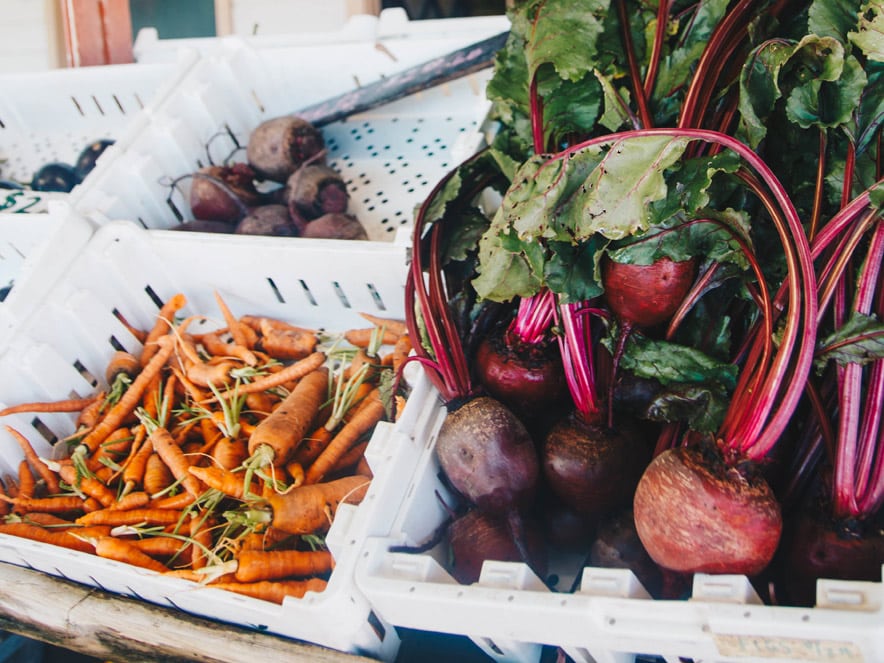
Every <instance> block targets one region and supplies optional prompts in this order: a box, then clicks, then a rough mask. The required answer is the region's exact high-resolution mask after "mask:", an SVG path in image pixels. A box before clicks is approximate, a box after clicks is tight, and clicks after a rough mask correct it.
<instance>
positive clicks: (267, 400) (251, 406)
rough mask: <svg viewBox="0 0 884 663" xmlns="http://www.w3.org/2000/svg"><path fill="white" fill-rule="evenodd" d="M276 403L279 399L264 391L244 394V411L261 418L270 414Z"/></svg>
mask: <svg viewBox="0 0 884 663" xmlns="http://www.w3.org/2000/svg"><path fill="white" fill-rule="evenodd" d="M277 403H279V398H277V397H276V396H274V395H273V394H271V393H268V392H266V391H255V392H252V393H249V394H246V410H247V411H249V412H251V413H253V414H257V415H259V416H261V417H266V416H267V415H268V414H270V413H271V412H272V411H273V408H274V407H275V406H276V404H277Z"/></svg>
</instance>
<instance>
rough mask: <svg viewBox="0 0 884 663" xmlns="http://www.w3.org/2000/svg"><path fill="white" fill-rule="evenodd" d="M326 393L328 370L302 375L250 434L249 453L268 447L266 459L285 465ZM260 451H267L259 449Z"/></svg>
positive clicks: (321, 369) (308, 426)
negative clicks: (289, 391)
mask: <svg viewBox="0 0 884 663" xmlns="http://www.w3.org/2000/svg"><path fill="white" fill-rule="evenodd" d="M327 392H328V370H327V369H326V368H325V367H322V368H318V369H316V370H314V371H313V372H311V373H309V374H307V375H305V376H304V377H303V378H302V379H301V380H300V382H298V384H297V385H296V386H295V388H294V389H293V390H292V391H291V393H289V395H288V396H286V398H285V399H284V400H283V401H282V403H280V405H279V406H278V407H277V408H276V409H275V410H273V412H271V413H270V415H268V416H267V417H266V418H265V419H262V420H261V422H260V423H259V424H258V425H257V426H256V427H255V430H254V431H253V432H252V434H251V435H250V436H249V455H250V456H255V455H256V454H257V453H259V451H260V450H261V449H262V447H263V448H264V449H269V458H268V460H269V461H272V462H274V463H276V464H278V465H284V464H285V462H286V461H287V460H288V459H289V458H290V457H291V455H292V452H293V451H294V450H295V447H296V446H297V444H298V443H299V442H300V441H301V439H302V438H303V437H304V435H306V433H307V431H308V430H309V429H310V425H311V424H312V423H313V420H314V418H315V417H316V413H317V412H318V411H319V408H320V406H321V405H322V403H323V401H324V400H325V399H326V394H327ZM260 452H261V453H267V452H265V451H260Z"/></svg>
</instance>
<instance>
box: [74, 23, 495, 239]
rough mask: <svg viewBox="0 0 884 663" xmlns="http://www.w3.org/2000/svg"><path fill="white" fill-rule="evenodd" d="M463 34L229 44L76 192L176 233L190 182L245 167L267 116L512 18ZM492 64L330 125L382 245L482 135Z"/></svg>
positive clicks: (109, 216)
mask: <svg viewBox="0 0 884 663" xmlns="http://www.w3.org/2000/svg"><path fill="white" fill-rule="evenodd" d="M483 25H484V26H485V28H484V29H483V30H482V31H476V30H472V31H466V32H464V33H463V34H459V35H458V34H452V33H448V32H446V33H443V34H442V35H441V36H434V35H433V34H432V33H425V32H423V31H420V32H417V33H416V35H415V36H413V37H412V36H409V35H408V34H407V33H405V34H402V35H398V36H395V37H391V38H389V39H384V40H383V41H378V42H376V41H375V40H374V39H371V40H358V41H345V42H335V43H325V44H306V45H303V46H297V45H293V46H289V47H284V48H254V47H251V46H250V45H248V44H247V43H245V42H244V41H243V40H238V39H225V40H223V42H222V46H223V48H222V50H223V53H219V52H213V53H210V54H205V55H204V56H203V57H202V58H201V59H200V61H199V62H198V63H197V64H196V65H195V66H194V67H193V69H192V70H191V71H189V72H188V75H187V76H186V77H185V78H184V80H182V82H181V84H180V85H179V87H178V89H177V90H176V91H175V92H174V93H173V94H170V95H168V96H167V97H166V98H164V99H163V100H162V102H161V103H158V104H157V105H156V106H155V107H153V108H151V111H150V113H149V121H147V122H146V123H145V124H144V126H142V127H141V128H140V130H139V132H138V135H137V136H135V137H134V139H133V140H132V141H130V142H129V143H128V145H126V148H125V150H124V151H122V152H118V153H117V154H116V156H115V158H114V160H113V164H112V167H109V168H105V169H103V170H102V172H101V173H96V177H95V178H90V181H89V183H88V186H85V185H84V186H83V187H80V188H79V189H78V191H77V192H75V196H74V201H73V203H72V204H73V205H74V207H75V209H76V210H77V211H79V212H80V213H82V214H84V215H86V216H88V217H89V218H90V219H91V220H92V221H93V222H95V223H97V224H101V223H104V222H106V221H107V220H113V219H121V218H123V219H132V220H137V221H138V222H140V223H141V224H142V225H143V226H144V227H145V228H148V229H158V228H160V229H161V228H171V227H173V226H175V225H178V224H179V223H180V222H182V221H186V220H189V219H190V218H192V215H191V213H190V182H191V179H190V175H192V173H193V172H195V171H196V170H197V169H199V168H200V167H202V166H206V165H209V164H215V165H220V164H222V163H225V161H226V160H228V159H229V160H230V161H232V162H238V161H245V149H244V148H245V146H246V144H247V142H248V139H249V136H250V134H251V132H252V131H253V129H254V128H255V127H257V126H258V125H259V124H260V123H261V122H262V121H264V120H268V119H271V118H274V117H278V116H281V115H288V114H297V111H298V110H299V109H302V108H305V107H307V106H309V105H312V104H315V103H319V102H321V101H324V100H326V99H328V98H330V97H333V96H336V95H339V94H343V93H347V92H350V91H352V90H353V89H354V87H359V86H361V85H365V84H367V83H371V82H374V81H379V80H381V79H383V78H385V77H387V76H389V75H391V74H393V73H395V72H398V71H402V70H404V69H407V68H409V67H411V66H415V65H419V64H423V63H424V62H426V61H428V60H430V59H432V58H435V57H438V56H442V55H445V54H447V53H450V52H452V51H454V50H457V49H459V48H464V47H466V46H468V45H471V44H473V43H475V42H476V41H478V40H482V39H486V38H488V37H491V36H493V35H496V34H499V33H500V32H502V31H503V30H505V29H506V27H505V26H506V21H505V19H502V21H497V22H494V23H488V22H483ZM490 72H491V70H490V68H488V69H486V70H482V71H481V72H478V73H475V74H472V75H469V76H466V77H464V78H460V79H457V80H454V81H451V82H449V83H447V84H444V85H440V86H437V87H434V88H431V89H428V90H426V91H423V92H419V93H415V94H412V95H411V96H409V97H406V98H404V99H401V100H399V101H395V102H392V103H388V104H386V105H384V106H381V107H378V108H376V109H374V110H371V111H366V112H363V113H360V114H357V115H353V116H351V117H349V118H348V119H347V120H346V121H340V122H335V123H331V124H327V125H324V126H323V127H322V129H321V130H322V133H323V137H324V139H325V142H326V147H327V155H326V160H327V163H328V165H330V166H331V167H332V168H334V169H336V170H337V171H338V172H340V173H341V174H342V176H343V178H344V180H345V182H346V184H347V188H348V193H349V196H350V200H349V210H348V211H350V212H351V213H352V214H354V215H355V216H356V217H357V218H358V219H359V220H360V221H361V222H362V224H363V226H365V228H366V231H367V234H368V238H369V239H370V240H373V241H393V240H395V239H396V235H397V234H398V231H399V230H400V229H401V228H404V227H407V226H408V225H409V224H410V223H411V220H412V216H413V211H414V208H415V207H416V206H417V205H419V204H420V203H421V202H423V199H424V197H425V196H426V194H427V193H428V192H429V191H430V190H431V188H432V187H433V186H434V185H435V184H436V182H438V181H439V180H440V179H441V177H442V175H443V174H445V173H446V172H448V170H450V169H451V168H452V167H453V166H454V165H455V164H456V163H457V162H458V161H459V160H461V159H463V158H465V157H466V156H469V155H471V154H472V153H474V152H475V150H476V149H477V148H478V147H479V146H480V145H481V144H482V141H483V140H484V133H483V130H484V128H483V122H484V120H485V117H486V114H487V111H488V107H489V104H488V101H487V99H486V96H485V82H486V81H487V79H488V77H489V76H490Z"/></svg>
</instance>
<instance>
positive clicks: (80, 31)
mask: <svg viewBox="0 0 884 663" xmlns="http://www.w3.org/2000/svg"><path fill="white" fill-rule="evenodd" d="M99 4H100V0H62V15H63V17H64V35H65V46H66V49H67V63H68V66H69V67H86V66H91V65H100V64H105V54H104V29H103V28H102V25H101V11H100V10H99Z"/></svg>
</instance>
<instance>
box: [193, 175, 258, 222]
mask: <svg viewBox="0 0 884 663" xmlns="http://www.w3.org/2000/svg"><path fill="white" fill-rule="evenodd" d="M254 177H255V173H254V171H253V170H252V169H251V168H249V166H248V165H246V164H234V165H232V166H204V167H203V168H200V169H199V170H198V171H196V172H195V173H194V174H193V181H192V183H191V185H190V210H191V212H192V214H193V217H194V218H195V219H201V220H206V221H226V222H228V223H237V222H238V221H239V220H240V219H242V218H243V217H244V216H245V215H246V214H248V212H249V210H250V209H251V208H252V207H254V206H256V205H260V204H261V203H262V202H263V197H262V195H261V193H260V192H259V191H258V190H257V189H256V188H255V183H254Z"/></svg>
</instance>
